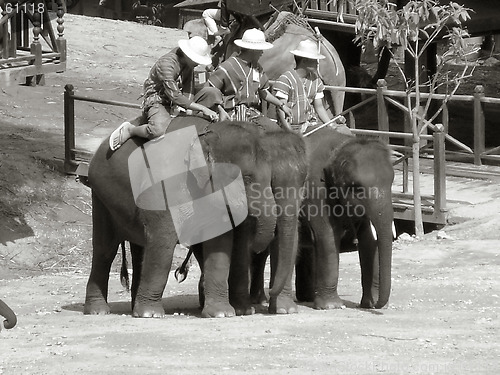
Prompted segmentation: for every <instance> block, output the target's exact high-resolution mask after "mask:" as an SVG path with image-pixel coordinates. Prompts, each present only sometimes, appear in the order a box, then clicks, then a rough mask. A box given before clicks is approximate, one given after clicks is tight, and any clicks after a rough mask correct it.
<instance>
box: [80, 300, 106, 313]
mask: <svg viewBox="0 0 500 375" xmlns="http://www.w3.org/2000/svg"><path fill="white" fill-rule="evenodd" d="M109 312H110V309H109V306H108V304H107V303H106V301H85V305H84V307H83V313H84V314H85V315H106V314H109Z"/></svg>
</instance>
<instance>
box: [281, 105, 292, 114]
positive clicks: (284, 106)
mask: <svg viewBox="0 0 500 375" xmlns="http://www.w3.org/2000/svg"><path fill="white" fill-rule="evenodd" d="M280 109H281V110H282V111H283V112H285V116H286V117H292V115H293V114H292V110H291V109H290V108H289V107H287V105H286V104H282V105H281V106H280Z"/></svg>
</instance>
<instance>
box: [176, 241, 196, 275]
mask: <svg viewBox="0 0 500 375" xmlns="http://www.w3.org/2000/svg"><path fill="white" fill-rule="evenodd" d="M177 243H179V242H177ZM191 255H193V247H192V246H191V247H190V248H189V251H188V253H187V255H186V259H184V261H183V262H182V264H181V265H180V267H178V268H177V269H176V270H175V273H174V276H175V279H176V280H177V282H178V283H182V282H183V281H184V280H186V277H187V275H188V272H189V263H188V262H189V259H190V258H191Z"/></svg>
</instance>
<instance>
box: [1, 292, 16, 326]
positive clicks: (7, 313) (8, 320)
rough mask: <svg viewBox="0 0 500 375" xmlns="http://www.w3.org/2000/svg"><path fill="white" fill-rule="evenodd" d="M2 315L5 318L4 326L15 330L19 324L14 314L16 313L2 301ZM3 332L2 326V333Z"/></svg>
mask: <svg viewBox="0 0 500 375" xmlns="http://www.w3.org/2000/svg"><path fill="white" fill-rule="evenodd" d="M0 315H2V316H3V317H5V320H4V322H3V326H4V327H5V328H6V329H11V328H14V327H15V325H16V323H17V317H16V314H14V311H12V309H11V308H10V307H9V306H7V304H6V303H5V302H4V301H2V300H1V299H0ZM1 330H2V326H1V325H0V331H1Z"/></svg>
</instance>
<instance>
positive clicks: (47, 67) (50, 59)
mask: <svg viewBox="0 0 500 375" xmlns="http://www.w3.org/2000/svg"><path fill="white" fill-rule="evenodd" d="M47 3H48V2H47ZM56 3H57V12H49V10H48V9H47V6H46V3H45V2H40V3H39V4H38V5H37V6H36V7H35V6H34V3H33V2H31V1H26V0H19V1H18V2H17V3H16V8H13V7H12V6H11V5H12V4H11V3H7V4H8V5H4V8H5V9H3V12H2V14H1V18H0V86H4V87H5V86H9V85H13V84H19V83H26V84H28V85H36V84H44V76H45V74H48V73H54V72H64V71H65V70H66V40H65V39H64V26H63V23H64V20H63V15H64V6H63V5H64V4H63V1H62V0H57V2H56ZM0 5H1V4H0ZM7 6H8V7H7ZM40 9H43V12H39V10H40ZM52 20H54V21H52ZM52 22H54V24H57V26H56V27H55V28H56V30H57V36H56V33H55V32H54V27H53V25H52Z"/></svg>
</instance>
